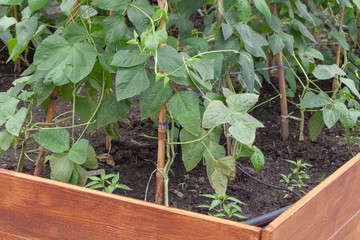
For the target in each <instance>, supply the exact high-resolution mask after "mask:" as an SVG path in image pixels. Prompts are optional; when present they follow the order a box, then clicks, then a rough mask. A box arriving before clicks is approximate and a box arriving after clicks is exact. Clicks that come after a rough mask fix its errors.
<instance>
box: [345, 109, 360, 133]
mask: <svg viewBox="0 0 360 240" xmlns="http://www.w3.org/2000/svg"><path fill="white" fill-rule="evenodd" d="M358 117H360V112H359V111H358V110H355V109H349V110H348V111H347V113H346V114H341V116H340V120H341V122H342V123H343V124H344V127H345V128H347V129H350V128H352V127H354V126H355V124H356V122H357V120H358Z"/></svg>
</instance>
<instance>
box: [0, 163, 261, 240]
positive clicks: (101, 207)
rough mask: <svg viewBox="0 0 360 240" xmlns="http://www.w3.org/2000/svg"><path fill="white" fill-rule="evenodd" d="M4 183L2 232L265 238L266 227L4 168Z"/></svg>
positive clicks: (1, 186) (0, 205)
mask: <svg viewBox="0 0 360 240" xmlns="http://www.w3.org/2000/svg"><path fill="white" fill-rule="evenodd" d="M0 182H1V184H0V213H1V214H0V232H3V233H8V234H11V235H14V236H19V237H23V238H31V239H227V240H230V239H244V240H245V239H254V240H255V239H260V232H261V228H257V227H253V226H249V225H246V224H242V223H237V222H233V221H228V220H224V219H219V218H215V217H210V216H207V215H203V214H197V213H191V212H188V211H184V210H180V209H175V208H169V207H165V206H160V205H156V204H152V203H148V202H144V201H140V200H135V199H131V198H126V197H122V196H117V195H113V194H108V193H104V192H100V191H95V190H92V189H86V188H82V187H78V186H73V185H70V184H65V183H61V182H56V181H52V180H49V179H44V178H39V177H34V176H30V175H26V174H21V173H17V172H12V171H8V170H4V169H0ZM0 236H1V235H0Z"/></svg>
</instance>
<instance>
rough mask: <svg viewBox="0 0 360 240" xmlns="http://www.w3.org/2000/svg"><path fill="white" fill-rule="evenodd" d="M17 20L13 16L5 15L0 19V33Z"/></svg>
mask: <svg viewBox="0 0 360 240" xmlns="http://www.w3.org/2000/svg"><path fill="white" fill-rule="evenodd" d="M16 23H17V21H16V19H15V18H13V17H7V16H6V15H5V16H3V17H2V18H1V19H0V33H2V32H4V31H5V30H6V29H8V28H9V27H11V26H12V25H14V24H16Z"/></svg>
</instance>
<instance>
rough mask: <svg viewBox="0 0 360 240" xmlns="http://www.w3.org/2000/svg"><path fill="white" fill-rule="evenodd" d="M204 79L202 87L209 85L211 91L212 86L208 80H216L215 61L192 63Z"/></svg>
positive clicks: (207, 60)
mask: <svg viewBox="0 0 360 240" xmlns="http://www.w3.org/2000/svg"><path fill="white" fill-rule="evenodd" d="M190 64H191V65H192V66H193V67H194V68H195V70H196V71H197V72H198V73H199V74H200V77H201V78H202V80H203V81H202V83H201V84H202V85H208V88H210V89H209V91H211V88H212V85H211V83H209V82H205V81H206V80H210V79H214V60H212V59H198V60H196V61H193V62H191V63H190Z"/></svg>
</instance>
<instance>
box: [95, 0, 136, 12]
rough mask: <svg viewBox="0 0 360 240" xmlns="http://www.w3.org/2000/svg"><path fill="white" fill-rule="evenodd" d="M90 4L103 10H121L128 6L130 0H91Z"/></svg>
mask: <svg viewBox="0 0 360 240" xmlns="http://www.w3.org/2000/svg"><path fill="white" fill-rule="evenodd" d="M92 5H94V6H96V7H98V8H101V9H104V10H111V11H120V12H123V11H125V10H126V9H127V8H128V7H129V5H130V0H111V1H109V0H93V1H92Z"/></svg>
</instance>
